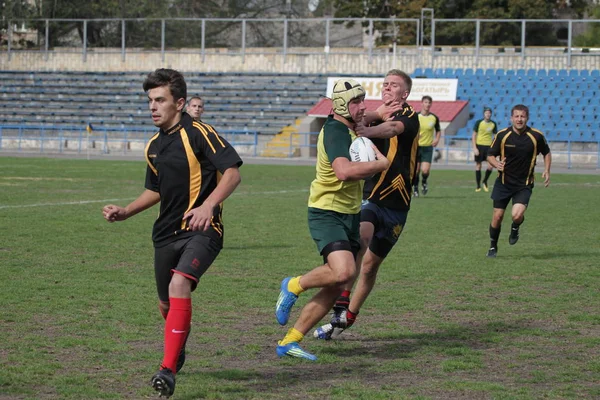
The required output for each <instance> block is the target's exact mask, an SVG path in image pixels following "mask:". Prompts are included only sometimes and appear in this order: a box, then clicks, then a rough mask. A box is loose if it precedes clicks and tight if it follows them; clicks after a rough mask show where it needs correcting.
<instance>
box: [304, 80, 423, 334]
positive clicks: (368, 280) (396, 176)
mask: <svg viewBox="0 0 600 400" xmlns="http://www.w3.org/2000/svg"><path fill="white" fill-rule="evenodd" d="M411 88H412V79H411V78H410V76H408V75H407V74H406V73H404V72H403V71H400V70H397V69H393V70H390V71H389V72H388V73H387V74H386V76H385V78H384V81H383V86H382V100H383V105H382V106H381V107H379V108H378V109H377V111H375V112H369V113H366V114H365V118H364V120H363V122H362V123H359V124H357V127H356V132H357V133H358V134H359V135H360V136H365V137H368V138H371V139H372V140H373V143H374V144H375V145H376V146H377V148H378V149H379V150H380V151H381V152H382V153H383V154H384V155H385V156H386V157H387V159H388V160H390V167H389V168H388V169H387V170H385V171H383V172H380V173H378V174H376V175H374V176H373V177H371V178H370V179H368V180H367V181H366V182H365V186H364V190H363V204H362V207H361V211H360V241H361V251H360V253H359V256H358V257H357V271H358V272H359V273H358V281H357V283H356V289H355V292H354V295H352V296H351V297H350V291H351V289H352V286H353V284H354V281H351V282H349V283H348V284H346V286H345V287H344V292H342V295H341V296H340V298H338V300H337V301H336V304H335V305H334V312H333V316H332V318H331V321H330V323H328V324H325V325H323V326H321V327H319V328H317V330H315V333H314V336H315V337H316V338H318V339H326V340H327V339H330V338H332V337H333V338H335V337H336V336H338V335H339V334H340V333H341V332H342V331H343V330H344V329H347V328H349V327H350V326H352V324H353V323H354V321H355V320H356V316H357V315H358V312H359V310H360V308H361V307H362V305H363V304H364V302H365V300H366V299H367V297H368V295H369V293H371V290H372V289H373V286H374V285H375V280H376V278H377V272H378V270H379V266H380V265H381V263H382V262H383V260H384V259H385V258H386V256H387V255H388V253H389V252H390V251H391V250H392V248H393V247H394V245H395V244H396V242H397V241H398V238H399V236H400V234H401V233H402V231H403V229H404V226H405V224H406V218H407V216H408V211H409V209H410V202H411V194H412V190H411V187H412V180H413V178H414V173H415V170H416V161H417V151H418V137H419V136H418V134H419V117H418V114H417V113H416V112H415V111H414V110H413V108H412V107H411V106H410V105H408V103H406V99H407V98H408V96H409V94H410V90H411Z"/></svg>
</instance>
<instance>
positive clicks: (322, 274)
mask: <svg viewBox="0 0 600 400" xmlns="http://www.w3.org/2000/svg"><path fill="white" fill-rule="evenodd" d="M355 271H356V265H355V263H354V255H353V254H352V252H351V251H348V250H338V251H334V252H332V253H329V255H328V256H327V264H323V265H321V266H319V267H317V268H315V269H313V270H312V271H310V272H308V273H307V274H305V275H302V277H301V278H300V286H302V289H304V290H308V289H312V288H322V287H326V286H339V287H340V289H341V288H342V287H343V285H346V284H347V283H348V282H349V281H351V280H352V278H353V277H354V274H355Z"/></svg>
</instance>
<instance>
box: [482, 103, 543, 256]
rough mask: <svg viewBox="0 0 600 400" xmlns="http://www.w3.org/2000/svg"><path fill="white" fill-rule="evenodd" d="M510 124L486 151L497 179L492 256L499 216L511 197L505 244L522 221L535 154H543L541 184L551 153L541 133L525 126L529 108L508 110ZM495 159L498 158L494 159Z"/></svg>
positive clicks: (512, 240) (512, 239) (514, 237)
mask: <svg viewBox="0 0 600 400" xmlns="http://www.w3.org/2000/svg"><path fill="white" fill-rule="evenodd" d="M510 119H511V123H512V126H510V127H508V128H505V129H502V130H501V131H500V132H498V133H497V134H496V136H495V137H494V141H493V142H492V145H491V147H490V150H489V151H488V158H487V162H488V164H490V165H491V166H492V167H494V168H496V169H497V170H498V178H497V179H496V182H495V183H494V189H493V190H492V196H491V197H492V200H494V212H493V215H492V222H491V224H490V248H489V250H488V252H487V256H488V257H496V254H497V253H498V238H499V237H500V229H501V227H502V219H503V218H504V212H505V210H506V207H507V206H508V203H509V202H510V200H511V199H512V221H513V222H512V226H511V230H510V235H509V237H508V243H509V244H511V245H513V244H515V243H517V241H518V240H519V227H520V226H521V224H522V223H523V221H524V220H525V211H526V210H527V206H528V205H529V199H530V198H531V194H532V190H533V182H534V169H535V163H536V158H537V155H538V154H542V155H543V156H544V172H543V173H542V178H543V179H544V186H546V187H547V186H548V185H549V184H550V165H551V164H552V155H551V153H550V147H548V143H547V142H546V139H545V138H544V135H543V134H542V132H540V131H538V130H537V129H533V128H531V127H529V126H527V121H528V120H529V108H527V107H526V106H524V105H522V104H518V105H516V106H514V107H513V108H512V110H511V116H510ZM498 158H499V159H498Z"/></svg>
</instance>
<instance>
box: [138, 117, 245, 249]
mask: <svg viewBox="0 0 600 400" xmlns="http://www.w3.org/2000/svg"><path fill="white" fill-rule="evenodd" d="M145 156H146V161H147V164H148V165H147V170H146V184H145V187H146V189H149V190H152V191H154V192H158V193H159V194H160V214H159V216H158V218H157V220H156V222H155V223H154V228H153V230H152V240H153V241H154V244H155V246H157V247H160V246H163V245H165V244H168V243H170V242H171V241H173V240H176V239H178V238H182V237H186V236H190V235H193V234H206V235H209V236H214V237H216V238H219V237H222V236H223V222H222V215H221V213H222V208H223V207H222V204H220V205H218V206H217V207H215V209H214V213H213V218H212V221H211V229H209V230H208V231H207V232H202V231H198V232H192V231H190V230H189V227H188V224H189V221H188V220H184V219H183V216H184V215H185V214H186V213H187V212H188V211H190V210H191V209H192V208H196V207H199V206H200V205H202V203H203V202H204V200H206V198H207V197H208V196H209V195H210V194H211V193H212V192H213V190H215V188H216V187H217V184H218V183H219V179H220V177H221V175H222V173H223V172H225V170H227V169H228V168H231V167H236V166H238V167H239V166H240V165H242V160H241V158H240V156H239V155H238V153H237V152H236V151H235V149H234V148H233V147H232V146H231V145H230V144H229V143H228V142H227V141H226V140H225V139H224V138H222V137H221V136H219V134H218V133H217V131H216V130H215V129H214V128H213V127H212V126H211V125H209V124H206V123H204V122H199V121H194V120H193V119H192V118H191V117H190V116H189V115H188V114H187V113H183V115H182V118H181V120H180V121H179V123H178V124H177V125H175V126H174V127H172V128H170V129H168V130H167V131H163V130H162V129H161V130H160V131H159V132H158V133H156V134H155V135H154V136H153V137H152V138H151V139H150V141H149V142H148V144H147V145H146V150H145Z"/></svg>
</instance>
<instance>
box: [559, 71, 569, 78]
mask: <svg viewBox="0 0 600 400" xmlns="http://www.w3.org/2000/svg"><path fill="white" fill-rule="evenodd" d="M558 76H562V77H565V76H569V71H567V70H566V69H559V70H558Z"/></svg>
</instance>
